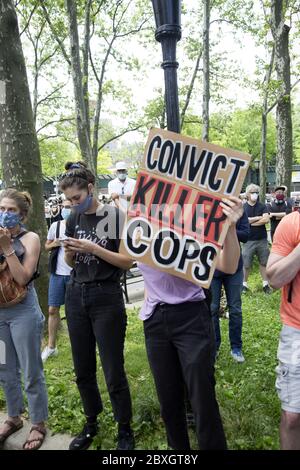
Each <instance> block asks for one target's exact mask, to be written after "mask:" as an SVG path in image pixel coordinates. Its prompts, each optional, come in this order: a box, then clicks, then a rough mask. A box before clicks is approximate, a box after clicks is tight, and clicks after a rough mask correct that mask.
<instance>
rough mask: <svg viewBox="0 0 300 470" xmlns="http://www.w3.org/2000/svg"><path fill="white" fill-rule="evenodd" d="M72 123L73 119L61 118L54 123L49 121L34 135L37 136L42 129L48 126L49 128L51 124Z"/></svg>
mask: <svg viewBox="0 0 300 470" xmlns="http://www.w3.org/2000/svg"><path fill="white" fill-rule="evenodd" d="M66 121H67V122H72V121H75V118H71V117H70V118H62V119H55V120H54V121H49V122H47V123H46V124H44V125H43V126H42V127H40V128H39V129H38V130H37V131H36V133H37V134H38V133H39V132H41V130H42V129H45V128H46V127H48V126H51V125H52V124H56V123H58V122H66Z"/></svg>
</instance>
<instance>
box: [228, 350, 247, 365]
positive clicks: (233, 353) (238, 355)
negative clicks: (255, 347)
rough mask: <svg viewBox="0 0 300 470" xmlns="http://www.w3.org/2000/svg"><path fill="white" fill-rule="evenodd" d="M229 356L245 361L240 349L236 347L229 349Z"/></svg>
mask: <svg viewBox="0 0 300 470" xmlns="http://www.w3.org/2000/svg"><path fill="white" fill-rule="evenodd" d="M231 356H232V357H233V359H234V360H235V361H236V362H245V358H244V356H243V353H242V351H240V350H238V349H234V350H233V351H231Z"/></svg>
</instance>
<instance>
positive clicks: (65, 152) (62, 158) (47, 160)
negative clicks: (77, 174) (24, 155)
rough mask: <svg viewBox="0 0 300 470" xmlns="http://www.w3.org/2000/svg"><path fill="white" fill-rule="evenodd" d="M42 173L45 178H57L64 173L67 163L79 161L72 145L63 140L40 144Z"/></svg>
mask: <svg viewBox="0 0 300 470" xmlns="http://www.w3.org/2000/svg"><path fill="white" fill-rule="evenodd" d="M40 152H41V161H42V172H43V174H44V175H45V176H57V175H59V174H60V173H62V172H63V171H64V165H65V163H66V162H67V161H70V160H75V159H79V158H80V157H79V154H78V153H77V152H76V149H75V147H74V146H72V145H71V144H69V143H67V142H65V141H64V140H63V139H47V140H43V141H41V142H40Z"/></svg>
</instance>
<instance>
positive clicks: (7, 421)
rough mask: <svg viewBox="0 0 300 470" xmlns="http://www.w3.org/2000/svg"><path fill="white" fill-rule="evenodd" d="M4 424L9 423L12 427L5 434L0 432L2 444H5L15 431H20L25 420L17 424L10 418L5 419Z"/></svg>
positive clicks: (0, 442)
mask: <svg viewBox="0 0 300 470" xmlns="http://www.w3.org/2000/svg"><path fill="white" fill-rule="evenodd" d="M4 424H7V425H8V426H9V427H10V429H9V430H8V431H6V432H5V433H3V434H0V444H3V442H4V441H5V440H6V439H7V438H8V437H9V436H10V435H11V434H13V433H14V432H17V431H19V429H21V428H22V427H23V421H21V422H20V423H19V424H15V423H13V422H12V421H9V420H8V419H7V420H6V421H4Z"/></svg>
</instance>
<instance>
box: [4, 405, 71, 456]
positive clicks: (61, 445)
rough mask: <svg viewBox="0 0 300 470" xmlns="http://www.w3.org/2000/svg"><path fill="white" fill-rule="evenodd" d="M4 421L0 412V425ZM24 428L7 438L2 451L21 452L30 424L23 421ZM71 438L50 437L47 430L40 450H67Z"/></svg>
mask: <svg viewBox="0 0 300 470" xmlns="http://www.w3.org/2000/svg"><path fill="white" fill-rule="evenodd" d="M5 419H6V415H5V414H4V413H1V412H0V423H1V424H2V423H3V422H4V421H5ZM23 422H24V426H23V428H22V429H20V430H19V431H17V432H15V433H14V434H12V435H11V436H9V437H8V438H7V439H6V441H5V443H4V447H3V449H4V450H22V448H23V444H24V442H25V441H26V439H27V437H28V435H29V430H30V423H29V422H28V421H25V420H23ZM72 439H73V438H72V437H71V436H69V435H67V434H55V435H52V434H51V432H50V431H49V430H48V432H47V436H46V438H45V441H44V444H43V445H42V447H41V448H40V450H68V448H69V444H70V442H71V440H72Z"/></svg>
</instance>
